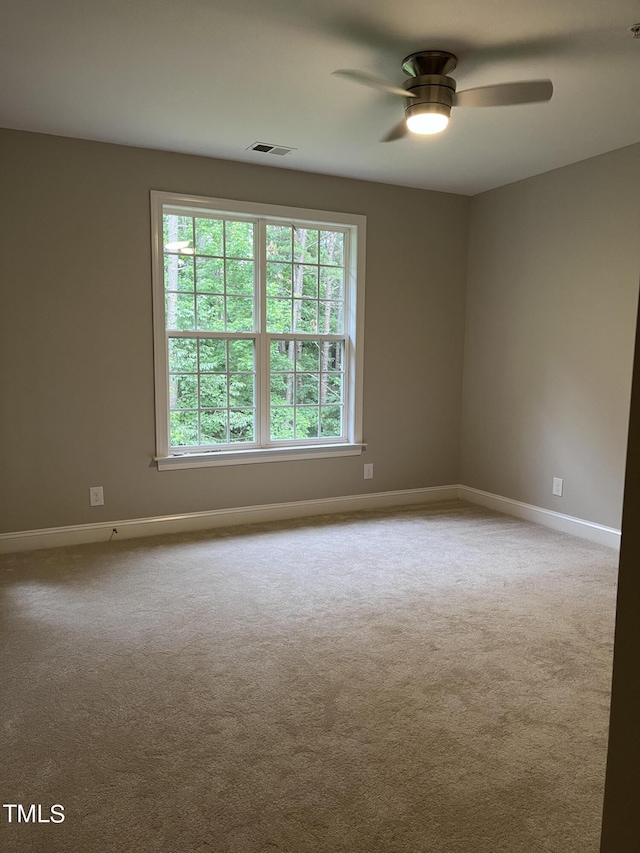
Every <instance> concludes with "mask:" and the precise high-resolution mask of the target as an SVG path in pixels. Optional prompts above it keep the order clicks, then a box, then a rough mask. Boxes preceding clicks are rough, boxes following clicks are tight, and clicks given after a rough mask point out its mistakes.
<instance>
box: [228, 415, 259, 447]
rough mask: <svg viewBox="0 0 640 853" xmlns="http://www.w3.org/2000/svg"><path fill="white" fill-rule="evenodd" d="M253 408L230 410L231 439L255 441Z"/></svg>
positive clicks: (235, 440) (231, 440)
mask: <svg viewBox="0 0 640 853" xmlns="http://www.w3.org/2000/svg"><path fill="white" fill-rule="evenodd" d="M253 436H254V414H253V409H245V410H231V411H230V412H229V441H230V442H233V443H235V442H242V441H253V440H254V438H253Z"/></svg>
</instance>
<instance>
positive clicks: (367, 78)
mask: <svg viewBox="0 0 640 853" xmlns="http://www.w3.org/2000/svg"><path fill="white" fill-rule="evenodd" d="M332 73H333V74H337V75H338V77H346V79H347V80H352V81H353V82H354V83H361V84H362V85H363V86H369V87H371V88H372V89H378V91H380V92H389V93H390V94H391V95H400V96H401V97H402V98H415V97H416V96H415V95H413V94H412V93H411V92H407V91H406V89H401V88H400V87H399V86H394V85H393V83H387V81H386V80H382V79H381V78H380V77H375V76H374V75H373V74H366V73H365V72H364V71H352V70H351V69H349V68H343V69H340V70H338V71H333V72H332Z"/></svg>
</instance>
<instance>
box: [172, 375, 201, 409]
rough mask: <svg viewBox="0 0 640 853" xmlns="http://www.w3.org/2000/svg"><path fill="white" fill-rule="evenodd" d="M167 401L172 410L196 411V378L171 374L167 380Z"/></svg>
mask: <svg viewBox="0 0 640 853" xmlns="http://www.w3.org/2000/svg"><path fill="white" fill-rule="evenodd" d="M169 401H170V406H171V408H172V409H197V408H198V377H197V376H188V375H187V376H185V375H183V374H172V375H171V376H170V378H169Z"/></svg>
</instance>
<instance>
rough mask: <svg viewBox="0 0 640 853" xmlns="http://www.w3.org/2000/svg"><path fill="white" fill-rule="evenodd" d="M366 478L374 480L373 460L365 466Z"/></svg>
mask: <svg viewBox="0 0 640 853" xmlns="http://www.w3.org/2000/svg"><path fill="white" fill-rule="evenodd" d="M364 478H365V480H373V462H367V464H366V465H365V466H364Z"/></svg>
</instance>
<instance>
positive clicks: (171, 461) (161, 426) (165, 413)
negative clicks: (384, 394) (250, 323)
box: [150, 190, 366, 470]
mask: <svg viewBox="0 0 640 853" xmlns="http://www.w3.org/2000/svg"><path fill="white" fill-rule="evenodd" d="M150 204H151V239H152V253H151V270H152V285H153V344H154V346H153V351H154V380H155V382H154V384H155V422H156V423H155V427H156V456H155V457H154V460H155V462H156V463H157V466H158V469H159V470H177V469H181V468H195V467H206V466H214V465H240V464H247V463H252V462H276V461H278V462H279V461H286V460H293V459H313V458H326V457H329V456H352V455H355V454H359V453H361V452H362V450H363V449H364V445H363V442H362V395H363V366H364V358H363V351H364V347H363V344H364V278H365V247H366V217H365V216H363V215H361V214H354V213H337V212H331V211H325V210H313V209H311V208H297V207H288V206H282V205H274V204H262V203H259V202H244V201H237V200H231V199H219V198H210V197H204V196H191V195H181V194H178V193H169V192H161V191H157V190H152V191H151V193H150ZM164 205H169V206H171V207H175V208H183V209H184V212H185V213H186V214H188V215H198V213H200V214H202V212H203V211H206V212H208V213H215V214H219V215H221V216H227V217H230V216H233V214H239V215H240V216H242V217H243V218H251V217H256V218H267V219H270V220H281V221H283V222H287V223H291V221H292V220H295V221H296V223H300V222H302V223H305V222H306V223H308V224H309V225H312V226H314V227H318V226H320V227H322V226H328V227H332V226H338V227H340V228H341V229H346V230H347V231H348V232H349V234H350V247H351V250H350V252H349V255H348V268H347V276H348V282H347V288H348V290H349V292H350V297H349V299H348V300H347V303H346V315H345V332H346V340H347V347H346V358H347V361H348V370H347V371H346V374H345V375H346V377H348V378H346V382H345V384H346V387H345V410H346V411H348V412H349V417H348V435H347V441H346V442H344V441H339V442H335V443H334V442H330V441H327V440H326V439H325V440H323V439H320V440H319V441H318V442H317V443H309V444H292V445H287V444H278V445H276V446H274V445H270V446H269V447H252V448H247V449H242V447H241V446H240V445H239V446H238V449H235V448H234V449H231V450H229V449H226V450H211V451H206V452H202V451H197V452H193V453H190V452H188V451H187V452H184V451H178V452H170V448H169V365H168V347H167V345H166V340H167V329H166V326H165V313H164V262H163V243H162V234H163V228H162V224H163V219H162V216H163V206H164ZM262 260H263V259H259V260H258V264H259V266H260V265H261V263H262ZM354 295H355V298H353V297H354ZM354 302H355V306H354ZM264 331H265V330H261V331H260V332H259V333H258V334H260V335H261V336H263V332H264ZM291 336H293V337H295V333H291V335H290V337H291ZM265 375H266V374H264V371H263V376H262V378H261V377H260V376H258V378H257V381H258V384H259V385H261V384H262V385H263V384H264V381H265V380H264V376H265ZM260 393H261V392H260V389H258V394H260Z"/></svg>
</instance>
